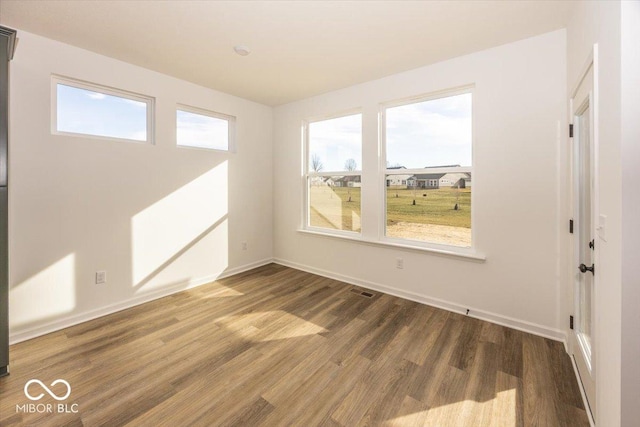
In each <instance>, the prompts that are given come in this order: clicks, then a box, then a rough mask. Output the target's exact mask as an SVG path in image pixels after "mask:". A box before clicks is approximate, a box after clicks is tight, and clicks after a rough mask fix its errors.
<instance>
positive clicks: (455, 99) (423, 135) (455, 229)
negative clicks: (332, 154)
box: [382, 89, 473, 247]
mask: <svg viewBox="0 0 640 427" xmlns="http://www.w3.org/2000/svg"><path fill="white" fill-rule="evenodd" d="M471 112H472V93H471V89H466V90H462V91H455V92H449V93H446V94H439V95H437V96H431V97H424V98H422V99H419V100H412V101H410V102H405V103H403V104H397V103H396V104H394V105H388V106H385V107H384V108H383V112H382V114H383V119H382V120H383V128H384V135H383V137H384V147H385V156H386V159H385V160H386V164H387V165H396V166H394V167H387V168H386V170H385V178H384V179H385V180H386V181H387V182H394V176H396V175H400V174H411V177H410V178H408V179H407V185H404V184H401V185H398V186H387V188H386V206H385V213H386V221H385V224H384V235H385V236H386V238H388V239H391V240H398V239H402V240H404V241H406V240H411V241H416V242H424V243H427V244H440V245H447V246H458V247H471V246H472V241H471V177H472V156H471V149H472V139H473V138H472V113H471Z"/></svg>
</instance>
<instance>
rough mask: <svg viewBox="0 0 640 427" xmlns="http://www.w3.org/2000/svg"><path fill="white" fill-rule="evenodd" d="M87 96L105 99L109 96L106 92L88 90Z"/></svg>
mask: <svg viewBox="0 0 640 427" xmlns="http://www.w3.org/2000/svg"><path fill="white" fill-rule="evenodd" d="M87 96H88V97H89V98H91V99H105V98H106V97H107V95H105V94H104V93H98V92H89V91H87Z"/></svg>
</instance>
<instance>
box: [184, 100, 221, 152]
mask: <svg viewBox="0 0 640 427" xmlns="http://www.w3.org/2000/svg"><path fill="white" fill-rule="evenodd" d="M176 122H177V127H178V129H177V138H178V139H177V141H178V145H187V146H191V147H200V148H212V149H215V150H228V149H229V122H228V121H227V120H223V119H218V118H215V117H210V116H204V115H202V114H194V113H190V112H188V111H182V110H178V111H177V113H176Z"/></svg>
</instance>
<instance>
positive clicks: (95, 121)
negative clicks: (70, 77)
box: [57, 84, 147, 141]
mask: <svg viewBox="0 0 640 427" xmlns="http://www.w3.org/2000/svg"><path fill="white" fill-rule="evenodd" d="M57 90H58V96H57V98H58V100H57V102H58V105H57V120H58V123H57V129H58V131H60V132H73V133H82V134H88V135H99V136H107V137H112V138H125V139H132V140H135V141H146V140H147V104H146V103H144V102H140V101H134V100H131V99H126V98H121V97H118V96H112V95H106V94H103V93H98V92H92V91H89V90H86V89H79V88H75V87H72V86H66V85H63V84H58V87H57Z"/></svg>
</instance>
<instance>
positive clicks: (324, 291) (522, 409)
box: [0, 264, 589, 427]
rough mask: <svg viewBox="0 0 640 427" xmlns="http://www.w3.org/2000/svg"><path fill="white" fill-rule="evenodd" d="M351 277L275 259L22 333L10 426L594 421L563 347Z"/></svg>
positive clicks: (15, 355)
mask: <svg viewBox="0 0 640 427" xmlns="http://www.w3.org/2000/svg"><path fill="white" fill-rule="evenodd" d="M354 288H355V287H353V286H350V285H347V284H344V283H341V282H338V281H335V280H331V279H327V278H323V277H319V276H315V275H312V274H309V273H304V272H301V271H297V270H293V269H290V268H286V267H282V266H279V265H275V264H271V265H268V266H265V267H261V268H258V269H255V270H252V271H250V272H246V273H243V274H240V275H237V276H233V277H230V278H227V279H224V280H220V281H218V282H215V283H211V284H208V285H205V286H201V287H199V288H196V289H193V290H190V291H185V292H181V293H179V294H175V295H172V296H169V297H165V298H162V299H160V300H156V301H153V302H150V303H147V304H144V305H141V306H137V307H134V308H132V309H129V310H125V311H122V312H118V313H115V314H113V315H110V316H107V317H102V318H99V319H96V320H93V321H90V322H87V323H83V324H81V325H77V326H74V327H71V328H68V329H65V330H62V331H58V332H55V333H52V334H49V335H46V336H43V337H39V338H36V339H33V340H30V341H27V342H23V343H20V344H16V345H14V346H12V347H11V375H10V376H9V377H5V378H2V379H0V425H3V426H12V425H39V426H40V425H42V426H63V425H64V426H75V425H78V426H80V425H85V426H102V425H107V426H121V425H130V426H186V425H201V426H260V425H262V426H284V425H293V426H316V425H322V426H340V425H342V426H359V425H369V426H378V425H389V426H392V425H393V426H420V425H426V426H474V427H475V426H574V425H575V426H588V425H589V423H588V421H587V416H586V413H585V410H584V407H583V404H582V399H581V397H580V391H579V389H578V385H577V383H576V379H575V376H574V374H573V369H572V366H571V362H570V359H569V356H568V355H567V354H566V353H565V351H564V348H563V346H562V344H561V343H559V342H555V341H551V340H548V339H544V338H540V337H538V336H534V335H530V334H527V333H523V332H520V331H516V330H513V329H509V328H505V327H502V326H497V325H494V324H491V323H487V322H483V321H480V320H476V319H473V318H470V317H466V316H462V315H459V314H455V313H450V312H447V311H444V310H440V309H436V308H433V307H428V306H424V305H420V304H418V303H414V302H411V301H407V300H403V299H400V298H396V297H392V296H388V295H384V294H378V293H375V292H374V293H375V295H374V296H373V297H371V298H366V297H364V296H361V295H359V294H356V293H354V292H352V290H353V289H354ZM34 378H35V379H39V380H41V381H42V382H43V383H44V384H45V385H47V386H49V384H51V382H53V381H54V380H56V379H58V378H60V379H64V380H66V381H68V382H69V384H70V385H71V395H70V396H69V398H68V399H66V400H65V401H62V402H58V401H56V400H54V399H53V397H52V396H49V395H48V394H46V392H45V390H43V389H42V387H40V386H39V385H38V384H32V385H30V387H29V392H30V394H31V395H32V396H37V395H38V394H40V393H45V396H44V397H43V398H42V399H41V400H38V401H33V402H32V401H30V400H28V399H27V398H26V397H25V394H24V387H25V383H26V382H27V381H29V380H30V379H34ZM50 389H51V390H52V392H53V393H55V394H57V395H58V396H60V395H63V394H64V393H65V391H66V390H65V386H64V385H61V384H57V385H55V386H52V387H50ZM29 403H33V404H42V405H46V404H51V405H53V406H52V409H53V411H54V412H55V411H56V409H57V405H58V404H59V403H63V404H66V407H65V408H67V410H71V409H74V408H77V410H78V412H77V413H47V412H45V413H33V414H27V413H22V412H17V411H16V405H24V404H29ZM72 404H77V407H72V406H71V405H72ZM43 408H46V406H42V407H40V409H43Z"/></svg>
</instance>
